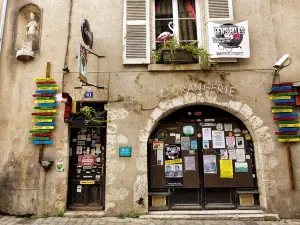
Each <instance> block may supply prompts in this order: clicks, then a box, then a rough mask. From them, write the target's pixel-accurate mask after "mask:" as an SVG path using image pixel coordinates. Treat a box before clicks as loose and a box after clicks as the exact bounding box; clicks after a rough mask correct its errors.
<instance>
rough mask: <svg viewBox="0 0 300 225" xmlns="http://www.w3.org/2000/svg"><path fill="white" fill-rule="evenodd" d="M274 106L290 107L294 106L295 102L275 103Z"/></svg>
mask: <svg viewBox="0 0 300 225" xmlns="http://www.w3.org/2000/svg"><path fill="white" fill-rule="evenodd" d="M275 105H278V106H290V105H296V103H295V102H282V103H275Z"/></svg>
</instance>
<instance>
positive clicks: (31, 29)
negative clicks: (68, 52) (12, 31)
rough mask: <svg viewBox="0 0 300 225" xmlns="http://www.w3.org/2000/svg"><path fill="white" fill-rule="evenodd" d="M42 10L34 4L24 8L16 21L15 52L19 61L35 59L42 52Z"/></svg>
mask: <svg viewBox="0 0 300 225" xmlns="http://www.w3.org/2000/svg"><path fill="white" fill-rule="evenodd" d="M41 17H42V12H41V9H40V8H39V7H38V6H37V5H34V4H28V5H25V6H23V7H22V8H21V9H20V10H19V12H18V15H17V19H16V38H15V52H16V58H17V59H19V60H31V59H34V57H35V55H36V53H38V52H39V51H40V43H41V41H40V38H41V21H42V20H41Z"/></svg>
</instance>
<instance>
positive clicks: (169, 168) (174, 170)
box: [165, 164, 183, 187]
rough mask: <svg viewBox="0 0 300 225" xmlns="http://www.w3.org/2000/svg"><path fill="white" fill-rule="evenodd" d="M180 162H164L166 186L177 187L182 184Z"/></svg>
mask: <svg viewBox="0 0 300 225" xmlns="http://www.w3.org/2000/svg"><path fill="white" fill-rule="evenodd" d="M182 176H183V174H182V164H166V165H165V177H166V185H167V186H168V187H174V186H175V187H176V186H177V187H179V186H182V184H183V178H182Z"/></svg>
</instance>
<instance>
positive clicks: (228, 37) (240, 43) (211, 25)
mask: <svg viewBox="0 0 300 225" xmlns="http://www.w3.org/2000/svg"><path fill="white" fill-rule="evenodd" d="M207 31H208V32H207V33H208V51H209V53H210V55H211V56H210V57H211V58H250V47H249V32H248V21H232V22H230V23H229V22H208V23H207Z"/></svg>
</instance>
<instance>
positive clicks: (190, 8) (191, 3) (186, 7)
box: [178, 0, 196, 20]
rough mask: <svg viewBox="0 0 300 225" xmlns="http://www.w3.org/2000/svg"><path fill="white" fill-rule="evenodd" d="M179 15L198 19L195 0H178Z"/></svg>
mask: <svg viewBox="0 0 300 225" xmlns="http://www.w3.org/2000/svg"><path fill="white" fill-rule="evenodd" d="M178 14H179V15H178V17H179V19H180V18H193V19H194V20H195V19H196V7H195V0H178Z"/></svg>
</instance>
